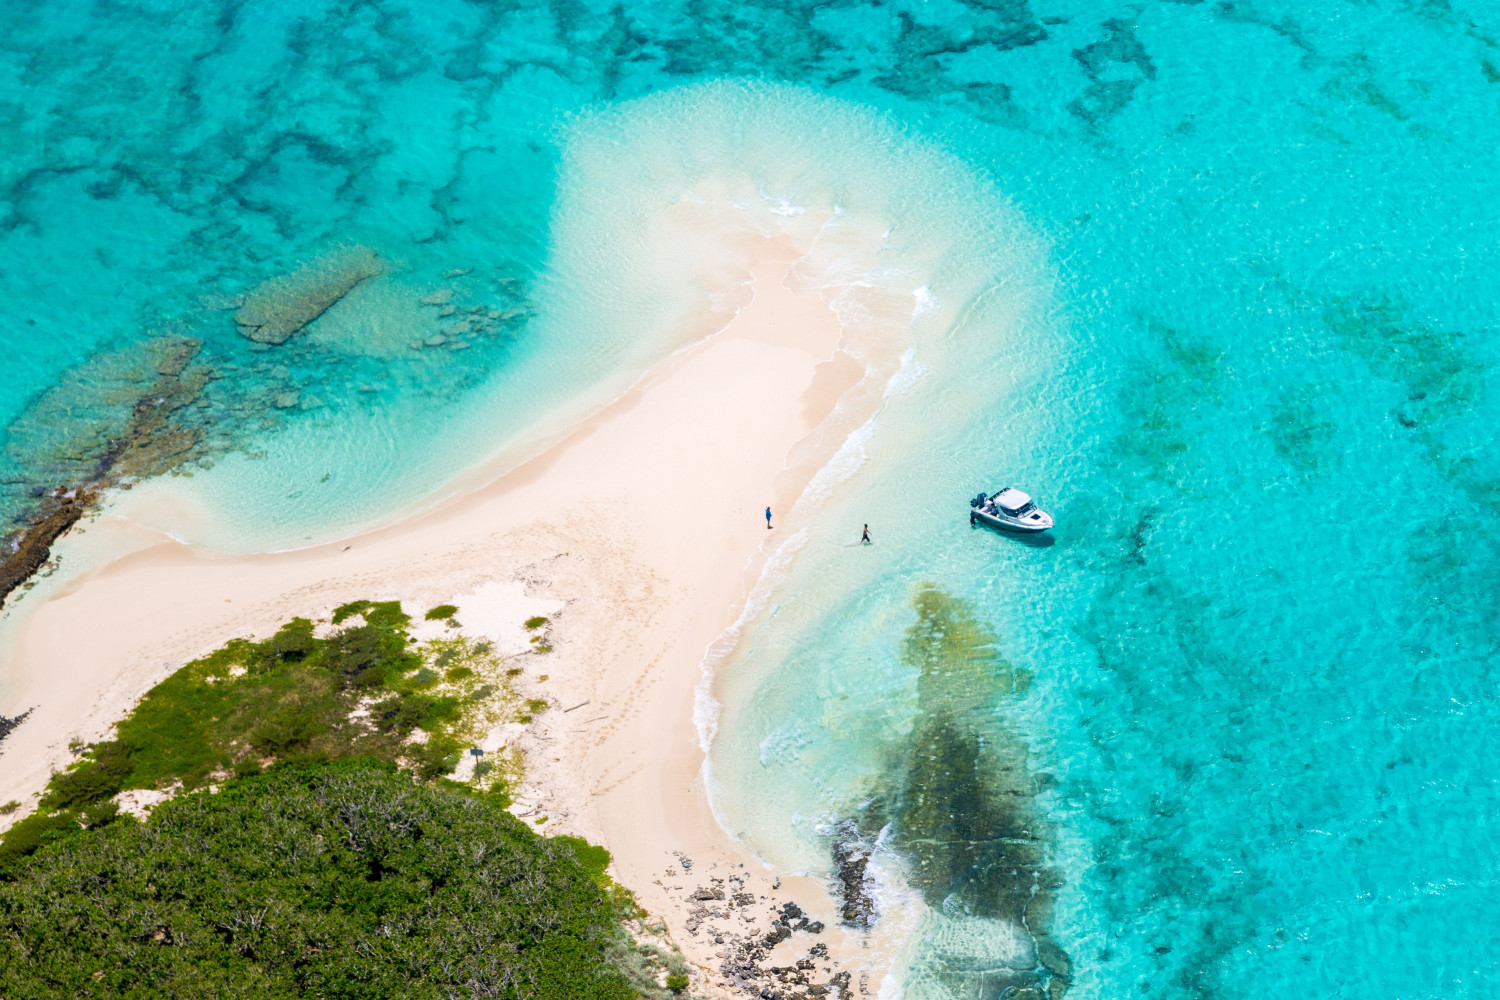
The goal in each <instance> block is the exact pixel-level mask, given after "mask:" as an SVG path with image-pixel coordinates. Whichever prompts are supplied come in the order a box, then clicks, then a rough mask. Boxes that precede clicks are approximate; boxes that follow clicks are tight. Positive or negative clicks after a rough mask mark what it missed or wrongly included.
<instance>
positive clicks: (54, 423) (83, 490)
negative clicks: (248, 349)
mask: <svg viewBox="0 0 1500 1000" xmlns="http://www.w3.org/2000/svg"><path fill="white" fill-rule="evenodd" d="M202 347H203V343H202V341H200V340H198V339H196V338H192V337H172V336H164V337H157V338H153V339H151V340H148V341H145V342H143V343H142V344H140V345H139V346H138V347H137V348H136V349H134V350H133V351H130V352H117V353H114V354H106V355H101V356H99V357H97V358H95V359H93V360H91V361H90V362H89V363H87V364H85V365H83V366H81V367H80V368H79V369H77V370H75V371H73V372H70V373H68V375H67V377H65V378H64V379H63V380H62V382H61V383H60V384H59V385H58V386H57V387H56V388H54V389H53V390H52V391H51V392H49V393H47V394H46V395H45V396H43V397H42V399H41V400H39V401H38V403H37V404H36V405H35V406H33V407H32V409H31V410H30V411H29V412H28V414H27V418H26V420H25V421H23V422H20V423H18V424H17V425H13V426H12V427H11V428H9V429H8V434H7V444H8V450H9V451H10V452H11V453H12V454H11V457H12V458H13V459H15V460H17V461H18V462H24V463H26V464H27V465H28V466H29V467H30V468H31V469H32V470H34V471H35V472H36V473H38V474H44V475H49V476H51V477H53V479H54V482H57V483H58V485H56V486H53V487H51V488H45V489H41V490H39V491H38V492H37V496H36V501H37V502H36V503H35V504H34V505H33V509H32V513H31V516H30V517H29V519H28V522H27V523H26V525H25V526H24V527H23V528H22V529H21V530H20V531H18V532H16V533H15V534H13V535H12V536H11V537H10V538H9V539H7V542H6V545H5V548H4V550H3V555H0V606H3V604H4V602H5V600H6V598H7V597H9V596H10V594H11V593H12V592H13V591H15V590H16V589H17V588H18V587H20V586H22V585H23V584H24V583H25V582H26V581H27V580H29V579H30V578H31V577H32V576H33V575H34V574H35V573H36V572H37V571H38V570H39V569H41V568H42V567H43V566H44V565H46V563H47V560H48V559H49V558H50V556H51V550H52V546H53V544H54V543H55V542H56V541H57V539H58V538H60V537H61V536H62V535H63V533H64V532H66V531H67V530H68V529H69V528H71V527H72V526H73V525H75V524H77V523H78V521H79V520H80V519H81V518H83V517H84V515H86V514H87V513H89V511H90V510H92V509H93V508H94V506H95V505H96V504H97V503H98V501H99V499H100V497H101V496H102V495H103V492H104V491H105V490H106V489H108V488H109V487H111V486H117V485H120V484H122V483H127V482H129V481H132V480H135V479H140V478H143V477H146V476H153V475H160V474H161V473H164V472H169V471H171V470H172V469H174V468H176V467H177V466H179V465H181V464H182V463H183V462H185V461H187V460H188V459H190V458H192V457H194V456H195V454H196V449H197V447H198V445H199V443H200V439H201V436H202V431H201V429H200V428H198V427H195V426H191V425H189V424H187V423H186V422H184V421H182V420H180V419H178V414H179V413H180V412H181V411H182V410H183V409H184V408H186V407H188V406H189V405H190V404H192V403H194V402H195V401H196V400H197V399H198V397H199V395H200V394H201V393H202V391H203V389H204V387H205V386H206V385H207V384H208V383H209V382H210V381H211V380H212V379H213V378H214V373H213V372H212V371H211V370H210V369H208V368H206V367H204V366H202V365H195V364H193V361H194V359H195V358H196V357H197V356H198V352H199V351H200V350H201V349H202Z"/></svg>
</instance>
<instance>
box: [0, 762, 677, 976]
mask: <svg viewBox="0 0 1500 1000" xmlns="http://www.w3.org/2000/svg"><path fill="white" fill-rule="evenodd" d="M580 844H581V842H576V841H573V840H571V839H563V838H553V839H550V840H549V839H547V838H543V837H540V836H538V835H536V834H534V833H532V832H531V831H530V830H528V829H527V828H526V826H525V825H524V824H523V823H521V822H520V821H519V820H517V819H515V818H514V817H512V816H511V815H510V814H509V813H507V812H506V811H505V810H504V808H503V807H502V806H501V805H500V804H499V803H497V802H496V801H495V800H494V799H493V798H492V797H489V796H486V795H484V794H481V793H476V792H473V791H471V790H468V789H465V788H463V787H460V786H453V785H452V784H451V783H446V784H444V785H440V786H436V787H422V786H415V785H413V784H412V782H411V780H410V777H409V776H407V775H403V774H399V773H397V771H396V769H395V767H393V766H391V765H389V764H385V765H382V764H378V763H375V762H370V761H342V762H339V763H336V764H331V765H329V764H324V765H296V766H286V767H279V768H276V769H275V770H274V771H273V772H271V773H269V774H265V775H259V776H256V777H252V778H248V779H245V780H242V781H237V782H233V783H231V784H229V785H227V786H226V787H225V788H224V789H223V790H222V791H220V792H219V793H218V794H216V795H208V794H197V795H188V796H183V797H181V798H179V799H177V800H175V801H172V802H169V803H165V804H163V805H161V806H159V807H158V808H157V810H156V811H155V812H154V813H153V814H152V816H151V818H150V820H149V821H147V822H146V823H144V824H141V823H136V822H134V821H125V822H118V823H115V824H113V825H110V826H108V827H107V828H105V829H102V830H99V831H96V832H91V833H90V834H88V835H82V836H78V837H74V838H72V839H70V840H69V841H68V842H67V843H63V844H59V845H57V846H56V847H54V848H52V849H50V850H48V851H45V852H43V853H42V854H40V855H39V856H37V857H35V858H31V859H28V860H26V861H25V862H23V863H22V864H21V865H20V867H19V868H18V869H17V870H16V871H15V873H14V874H15V876H16V877H15V879H14V881H10V882H6V883H0V914H3V916H0V953H3V954H4V955H5V961H3V962H0V996H8V997H9V996H14V997H21V996H25V997H31V998H37V1000H48V998H54V997H56V998H62V997H68V998H72V997H87V996H93V997H158V996H195V997H224V998H231V997H232V998H250V997H254V998H259V1000H281V998H293V997H327V998H385V997H402V998H414V1000H427V998H431V1000H438V998H447V997H455V996H465V997H469V996H492V997H514V998H520V997H528V998H529V997H538V998H557V1000H564V998H568V1000H571V998H597V1000H616V998H618V1000H628V998H632V997H636V996H638V995H640V992H642V991H643V990H642V986H644V987H645V989H644V992H647V993H648V994H656V993H657V992H658V991H657V990H654V989H651V988H650V986H649V985H648V984H641V986H633V985H632V983H631V982H630V980H629V979H628V978H627V975H626V973H625V972H624V971H622V965H625V964H628V963H624V962H623V961H622V958H623V957H624V956H631V957H633V956H634V954H635V952H636V950H637V949H636V947H635V946H634V945H633V943H632V942H631V941H630V939H629V938H628V936H627V935H626V933H625V931H624V930H623V928H622V926H621V923H620V916H621V914H620V912H619V910H618V907H617V905H616V903H615V902H614V901H613V900H612V899H611V896H610V893H609V892H608V891H607V890H606V889H605V888H602V887H601V885H600V882H599V879H600V877H601V872H600V871H599V865H598V861H599V853H600V849H598V848H593V847H591V845H587V844H582V845H581V846H580ZM605 860H606V863H607V855H606V856H605ZM652 982H653V983H654V982H655V979H654V977H653V979H652Z"/></svg>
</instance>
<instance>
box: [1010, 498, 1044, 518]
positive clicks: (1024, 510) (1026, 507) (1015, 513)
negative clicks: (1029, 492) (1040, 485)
mask: <svg viewBox="0 0 1500 1000" xmlns="http://www.w3.org/2000/svg"><path fill="white" fill-rule="evenodd" d="M1034 510H1036V504H1034V503H1031V502H1029V501H1028V502H1026V503H1023V504H1022V505H1021V506H1019V507H1017V508H1016V509H1015V510H1011V509H1009V508H1006V511H1005V512H1006V513H1007V514H1009V515H1011V516H1012V517H1020V516H1021V515H1022V514H1029V513H1031V512H1032V511H1034Z"/></svg>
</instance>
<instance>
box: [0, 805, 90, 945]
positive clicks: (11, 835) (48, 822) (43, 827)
mask: <svg viewBox="0 0 1500 1000" xmlns="http://www.w3.org/2000/svg"><path fill="white" fill-rule="evenodd" d="M78 830H79V827H78V821H77V820H75V819H74V818H73V816H72V814H71V813H58V814H55V815H54V814H51V813H46V812H42V811H41V810H38V811H36V812H34V813H32V814H31V815H30V816H27V817H26V818H25V819H23V820H20V821H19V822H17V823H16V824H15V825H14V826H12V827H11V828H10V829H9V830H6V831H5V839H4V840H3V841H0V871H5V870H6V869H8V868H10V867H11V866H12V865H14V864H17V863H19V862H20V861H21V859H22V858H24V857H26V856H27V855H29V854H31V853H33V852H35V851H37V850H39V849H40V848H42V847H43V846H45V845H47V844H50V843H53V842H55V841H58V840H62V839H64V838H66V837H70V836H72V835H74V834H77V833H78ZM0 968H3V963H0Z"/></svg>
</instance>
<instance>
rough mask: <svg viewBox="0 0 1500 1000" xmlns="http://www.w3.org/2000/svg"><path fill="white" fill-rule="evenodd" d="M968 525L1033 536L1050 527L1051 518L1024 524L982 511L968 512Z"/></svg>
mask: <svg viewBox="0 0 1500 1000" xmlns="http://www.w3.org/2000/svg"><path fill="white" fill-rule="evenodd" d="M969 523H970V524H983V525H985V526H987V527H990V528H999V529H1000V530H1001V531H1014V532H1016V533H1017V534H1021V535H1035V534H1037V533H1038V532H1042V531H1046V530H1047V529H1048V528H1050V527H1052V520H1051V518H1048V519H1047V520H1046V521H1041V522H1035V523H1032V524H1026V523H1023V522H1020V521H1008V520H1006V519H1004V518H1000V517H996V516H995V515H993V514H986V513H985V512H984V511H982V510H971V511H969Z"/></svg>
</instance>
